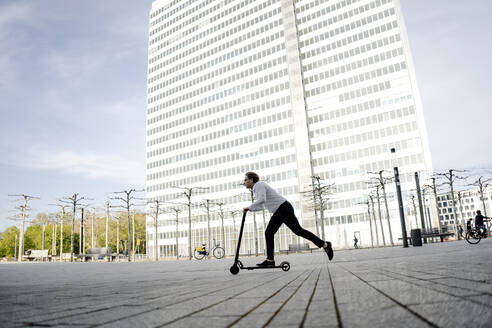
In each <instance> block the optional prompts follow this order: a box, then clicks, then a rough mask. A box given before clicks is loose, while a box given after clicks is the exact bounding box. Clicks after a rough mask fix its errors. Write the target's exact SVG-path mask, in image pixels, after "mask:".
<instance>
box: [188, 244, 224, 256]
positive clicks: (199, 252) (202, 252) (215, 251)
mask: <svg viewBox="0 0 492 328" xmlns="http://www.w3.org/2000/svg"><path fill="white" fill-rule="evenodd" d="M210 254H212V255H213V256H214V257H215V258H216V259H221V258H223V257H224V255H225V250H224V249H223V248H222V247H220V243H215V239H214V247H212V250H211V251H210V252H209V251H207V244H202V246H201V247H196V248H195V251H194V252H193V256H194V257H195V258H196V259H197V260H202V259H203V258H204V257H205V256H210Z"/></svg>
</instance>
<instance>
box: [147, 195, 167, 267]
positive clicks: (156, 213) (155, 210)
mask: <svg viewBox="0 0 492 328" xmlns="http://www.w3.org/2000/svg"><path fill="white" fill-rule="evenodd" d="M147 204H155V205H154V206H153V207H151V210H152V211H151V214H150V216H151V217H152V219H153V223H152V225H153V227H154V261H158V260H159V256H158V248H157V227H158V225H159V215H160V214H162V213H164V209H163V208H162V207H161V204H162V202H161V201H160V200H158V199H155V200H153V201H152V202H148V203H147Z"/></svg>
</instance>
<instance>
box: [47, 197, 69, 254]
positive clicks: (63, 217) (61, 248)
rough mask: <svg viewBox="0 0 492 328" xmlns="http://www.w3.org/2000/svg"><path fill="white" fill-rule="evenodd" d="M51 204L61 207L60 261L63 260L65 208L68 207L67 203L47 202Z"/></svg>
mask: <svg viewBox="0 0 492 328" xmlns="http://www.w3.org/2000/svg"><path fill="white" fill-rule="evenodd" d="M49 205H51V206H58V207H60V209H61V216H60V261H62V260H63V222H64V221H65V214H66V212H65V208H66V207H68V205H62V204H49Z"/></svg>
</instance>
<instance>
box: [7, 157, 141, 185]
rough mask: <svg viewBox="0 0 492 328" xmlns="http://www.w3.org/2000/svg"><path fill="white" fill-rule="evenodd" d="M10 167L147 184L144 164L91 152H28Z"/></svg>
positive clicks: (93, 178)
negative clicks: (145, 182)
mask: <svg viewBox="0 0 492 328" xmlns="http://www.w3.org/2000/svg"><path fill="white" fill-rule="evenodd" d="M10 165H16V166H22V167H25V168H28V169H31V170H38V171H43V170H56V171H58V172H60V173H61V174H66V175H72V176H79V177H82V178H87V179H92V180H101V179H103V180H110V181H124V182H127V183H130V184H143V183H144V179H145V177H144V176H143V174H142V172H144V170H145V167H144V166H145V164H144V163H143V162H142V161H135V160H128V159H126V158H119V157H114V156H108V155H104V154H97V153H93V152H89V151H81V152H76V151H72V150H54V151H46V150H43V151H39V150H33V149H32V150H29V151H27V152H25V153H24V154H23V156H22V159H21V160H17V161H15V164H13V163H10Z"/></svg>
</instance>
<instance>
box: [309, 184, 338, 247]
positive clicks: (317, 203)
mask: <svg viewBox="0 0 492 328" xmlns="http://www.w3.org/2000/svg"><path fill="white" fill-rule="evenodd" d="M311 178H312V179H313V184H312V185H310V186H309V189H308V190H306V191H303V192H302V193H305V194H312V195H313V198H312V199H313V200H312V202H313V203H312V205H313V206H314V209H315V211H316V213H319V216H320V220H319V223H318V222H316V226H317V227H318V225H319V227H320V228H319V230H321V239H323V240H325V239H326V238H325V218H324V212H325V211H326V210H327V209H328V204H329V203H328V202H329V197H328V196H329V195H331V194H333V191H334V190H335V184H334V183H331V184H327V183H325V182H324V180H323V179H322V178H321V177H320V176H318V175H313V176H311ZM318 234H319V232H318Z"/></svg>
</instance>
